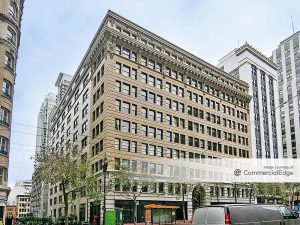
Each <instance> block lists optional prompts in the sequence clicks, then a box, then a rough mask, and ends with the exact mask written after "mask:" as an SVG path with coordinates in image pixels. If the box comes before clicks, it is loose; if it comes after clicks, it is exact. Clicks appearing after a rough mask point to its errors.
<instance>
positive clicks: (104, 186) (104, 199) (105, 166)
mask: <svg viewBox="0 0 300 225" xmlns="http://www.w3.org/2000/svg"><path fill="white" fill-rule="evenodd" d="M107 167H108V161H107V158H106V156H104V159H103V167H102V168H103V225H105V211H106V172H107Z"/></svg>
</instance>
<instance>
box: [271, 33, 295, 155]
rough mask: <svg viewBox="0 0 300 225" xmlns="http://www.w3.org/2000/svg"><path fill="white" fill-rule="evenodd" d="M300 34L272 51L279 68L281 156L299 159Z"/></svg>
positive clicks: (291, 37)
mask: <svg viewBox="0 0 300 225" xmlns="http://www.w3.org/2000/svg"><path fill="white" fill-rule="evenodd" d="M299 37H300V32H299V31H298V32H296V33H295V34H293V35H291V36H290V37H288V38H287V39H285V40H283V41H282V42H280V44H279V46H278V48H277V49H276V50H275V51H273V60H274V62H276V63H277V64H278V66H279V69H278V81H279V89H278V90H279V104H280V122H281V128H280V129H281V135H282V148H283V156H284V157H285V158H299V157H300V140H297V137H298V139H299V137H300V51H299V41H300V40H299Z"/></svg>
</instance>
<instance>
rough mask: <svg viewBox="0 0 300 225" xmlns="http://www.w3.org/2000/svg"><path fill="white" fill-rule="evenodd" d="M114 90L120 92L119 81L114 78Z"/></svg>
mask: <svg viewBox="0 0 300 225" xmlns="http://www.w3.org/2000/svg"><path fill="white" fill-rule="evenodd" d="M115 91H117V92H121V82H120V81H118V80H116V83H115Z"/></svg>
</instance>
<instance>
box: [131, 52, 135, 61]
mask: <svg viewBox="0 0 300 225" xmlns="http://www.w3.org/2000/svg"><path fill="white" fill-rule="evenodd" d="M131 60H132V61H134V62H136V52H131Z"/></svg>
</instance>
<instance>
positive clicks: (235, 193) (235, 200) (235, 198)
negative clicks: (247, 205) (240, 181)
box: [234, 183, 237, 203]
mask: <svg viewBox="0 0 300 225" xmlns="http://www.w3.org/2000/svg"><path fill="white" fill-rule="evenodd" d="M234 202H235V203H237V189H236V183H234Z"/></svg>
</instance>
